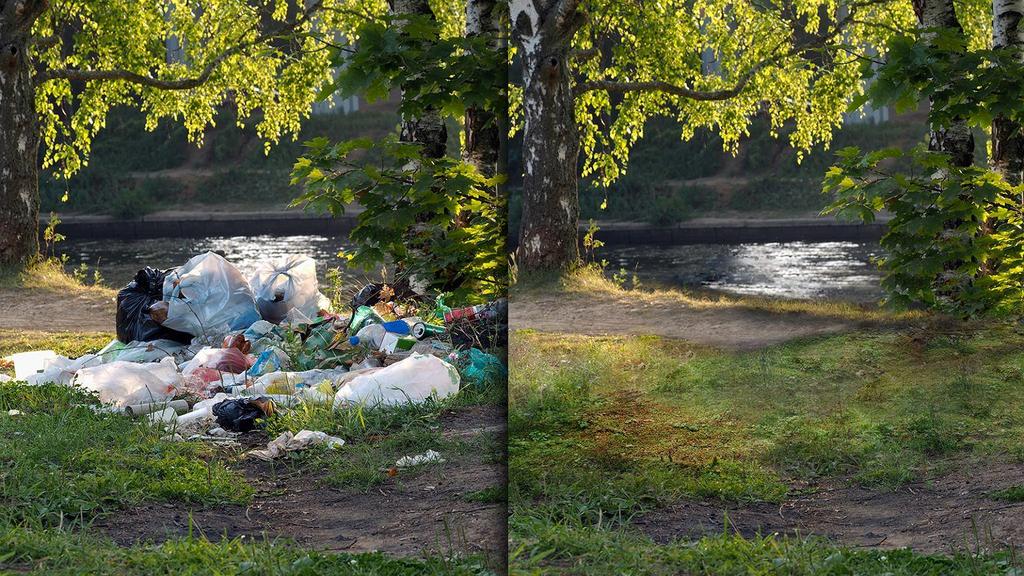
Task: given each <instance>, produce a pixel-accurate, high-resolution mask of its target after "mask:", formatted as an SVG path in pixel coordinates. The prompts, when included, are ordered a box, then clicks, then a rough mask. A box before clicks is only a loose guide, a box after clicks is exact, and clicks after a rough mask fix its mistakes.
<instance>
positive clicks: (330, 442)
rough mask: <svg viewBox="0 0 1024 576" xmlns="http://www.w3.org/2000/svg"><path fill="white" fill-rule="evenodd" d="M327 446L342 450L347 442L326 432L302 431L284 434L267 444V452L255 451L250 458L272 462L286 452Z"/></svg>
mask: <svg viewBox="0 0 1024 576" xmlns="http://www.w3.org/2000/svg"><path fill="white" fill-rule="evenodd" d="M319 445H326V446H327V447H328V448H341V447H342V446H344V445H345V441H344V440H342V439H341V438H338V437H337V436H328V435H327V434H326V433H325V432H319V431H313V430H301V431H300V432H299V433H298V434H294V435H293V434H292V433H291V432H282V433H281V435H280V436H278V437H277V438H274V439H273V440H271V441H270V442H268V443H267V448H266V450H253V451H251V452H249V453H248V456H251V457H253V458H259V459H260V460H266V461H270V460H273V459H275V458H278V457H280V456H282V455H283V454H285V453H286V452H295V451H297V450H305V449H306V448H309V447H310V446H319Z"/></svg>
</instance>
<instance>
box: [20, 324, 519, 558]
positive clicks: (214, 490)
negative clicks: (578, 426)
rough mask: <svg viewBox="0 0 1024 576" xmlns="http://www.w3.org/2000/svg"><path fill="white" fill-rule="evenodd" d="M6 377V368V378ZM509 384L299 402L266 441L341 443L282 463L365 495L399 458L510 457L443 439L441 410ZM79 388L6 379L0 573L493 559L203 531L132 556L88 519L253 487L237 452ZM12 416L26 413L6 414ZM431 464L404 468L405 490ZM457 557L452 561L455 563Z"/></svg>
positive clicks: (99, 337)
mask: <svg viewBox="0 0 1024 576" xmlns="http://www.w3.org/2000/svg"><path fill="white" fill-rule="evenodd" d="M111 337H112V335H111V334H107V333H74V332H61V333H52V332H40V331H19V330H0V356H2V355H6V354H11V353H16V352H23V351H26V350H37V349H44V348H49V349H53V350H55V351H56V352H57V353H59V354H64V355H66V356H69V357H77V356H80V355H82V354H84V353H87V352H94V351H95V350H96V349H98V348H100V347H102V346H103V345H105V344H106V343H107V342H108V341H109V340H110V338H111ZM7 372H8V373H9V372H10V370H9V369H8V370H7ZM505 397H506V396H505V390H504V388H501V389H498V387H489V388H485V389H476V388H470V389H467V390H466V391H464V392H463V393H461V394H459V395H458V396H456V397H455V398H453V399H449V400H446V401H444V402H438V403H426V404H423V405H420V406H410V407H402V408H395V409H386V410H358V409H350V410H339V411H333V410H331V408H330V406H329V405H326V406H325V405H320V406H318V405H304V406H303V408H302V409H299V410H293V411H290V412H288V413H287V414H286V415H283V416H280V417H277V418H274V419H272V420H271V421H270V422H269V423H268V428H269V429H268V432H270V433H273V434H277V433H279V432H281V431H284V430H293V431H298V430H299V429H302V428H309V429H314V430H324V431H327V432H329V433H333V434H337V435H340V436H342V437H344V438H345V439H346V442H347V443H346V446H345V447H344V448H343V449H342V450H339V451H329V450H321V449H310V450H308V451H305V452H300V453H296V454H294V455H290V456H289V457H288V458H286V459H285V460H283V461H281V462H280V465H281V466H283V467H285V468H292V469H297V470H299V471H301V472H302V473H313V472H315V473H316V474H317V478H318V481H320V480H319V479H320V478H321V477H322V478H323V481H325V482H327V483H329V484H331V485H334V486H338V487H341V488H350V489H351V488H362V489H369V488H370V487H371V486H374V485H376V484H377V483H379V482H381V481H382V480H383V479H385V478H386V475H385V474H384V472H382V469H383V468H385V467H386V466H390V465H392V464H394V462H395V460H397V459H398V458H399V457H400V456H404V455H409V454H417V453H421V452H423V451H425V450H426V449H427V448H431V449H434V450H438V451H440V452H441V453H442V455H444V457H445V458H446V459H447V460H448V462H449V463H448V464H445V465H444V466H449V465H456V466H457V465H458V464H459V460H460V459H462V458H465V457H468V456H469V455H470V454H485V455H487V458H488V459H490V458H491V455H494V458H495V459H494V460H493V461H502V460H503V452H502V451H501V450H500V449H499V447H498V446H497V444H496V441H495V440H494V438H488V437H476V438H472V439H470V440H461V439H446V438H444V437H443V436H442V434H441V433H440V430H439V419H440V418H441V417H442V413H443V412H444V411H448V410H452V409H456V410H457V409H462V408H465V407H467V406H472V405H480V404H492V405H497V404H502V403H504V402H505ZM96 404H97V401H96V399H95V398H94V397H93V396H91V395H90V394H87V393H85V392H83V391H81V390H79V389H75V388H69V387H63V386H56V385H46V386H39V387H30V386H25V385H23V384H17V383H6V384H0V573H5V571H6V570H13V571H15V572H22V571H26V570H32V571H33V572H36V573H44V574H80V573H90V574H154V573H165V574H179V573H210V571H211V570H215V571H216V572H217V573H227V574H233V573H244V574H382V575H384V574H386V575H391V574H396V575H397V574H486V573H491V572H490V571H489V570H490V569H493V559H487V558H482V557H476V556H470V557H466V556H461V555H458V554H454V555H445V556H428V557H424V558H410V559H399V558H393V557H389V556H384V555H381V554H357V555H349V554H332V553H318V552H314V551H309V550H304V549H301V548H298V547H295V546H292V545H290V544H289V543H288V542H253V541H248V540H246V541H242V540H225V541H220V542H210V541H208V540H206V537H205V535H197V536H189V537H187V538H181V539H174V540H170V541H168V542H166V543H164V544H161V545H157V546H148V545H137V546H133V547H130V548H124V547H121V546H118V545H117V544H115V543H113V542H111V541H109V540H107V539H104V538H100V537H98V536H96V535H95V534H94V533H93V532H92V531H91V529H90V525H91V524H92V522H93V521H94V520H96V519H98V518H101V517H103V516H106V515H110V514H117V513H118V512H119V511H120V510H123V509H125V508H128V507H131V506H133V505H136V504H139V503H141V502H147V501H162V502H167V503H170V504H171V505H182V504H185V503H189V502H191V503H199V504H218V503H240V504H244V503H247V502H249V501H251V498H252V496H253V493H254V490H253V488H252V487H251V486H250V485H249V484H248V483H247V482H246V480H245V478H244V477H243V475H242V474H241V473H239V472H237V471H235V470H236V467H235V466H233V464H234V461H235V460H237V459H238V458H239V454H238V453H237V452H235V451H231V450H224V449H220V448H217V447H214V446H210V445H206V444H203V443H194V442H165V441H162V440H160V436H161V435H162V432H160V431H158V430H156V429H154V428H152V427H150V426H148V425H146V424H144V423H142V422H141V421H135V420H131V419H128V418H126V417H124V416H121V415H115V414H106V413H97V412H95V411H94V410H93V409H92V408H90V406H95V405H96ZM8 410H19V411H20V412H21V414H19V415H15V416H9V415H8V412H7V411H8ZM430 470H438V466H436V465H428V466H422V467H418V468H415V469H409V470H403V471H402V472H400V474H399V478H398V479H399V481H401V480H402V479H405V478H411V477H413V476H415V475H417V474H422V473H425V472H428V471H430ZM449 556H451V557H449Z"/></svg>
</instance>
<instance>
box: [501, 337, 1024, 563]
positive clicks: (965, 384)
mask: <svg viewBox="0 0 1024 576" xmlns="http://www.w3.org/2000/svg"><path fill="white" fill-rule="evenodd" d="M512 343H513V345H512V348H511V349H510V363H511V378H510V382H509V433H510V440H509V477H510V487H509V491H510V498H509V502H510V510H511V517H512V524H511V525H512V526H513V528H512V532H513V540H514V542H513V549H514V548H515V546H517V545H518V546H523V549H522V550H521V551H520V561H519V562H518V563H517V566H520V567H524V568H533V567H535V565H536V566H551V567H553V566H562V567H563V568H565V567H571V570H570V571H573V572H577V571H578V572H579V573H595V574H599V573H628V572H629V571H630V569H629V566H630V564H629V563H628V562H627V558H628V556H629V552H628V551H626V552H621V553H619V552H617V553H616V554H617V556H616V557H615V558H610V559H605V558H603V557H601V556H600V554H599V553H598V552H597V548H600V547H601V546H613V545H614V546H617V545H623V546H633V547H635V548H637V550H639V551H640V552H638V553H637V556H636V561H637V562H643V561H644V558H646V557H647V555H648V554H653V555H654V556H655V557H662V556H663V555H664V554H669V555H671V558H670V559H666V560H665V562H666V564H665V566H666V568H665V569H664V572H665V573H673V570H678V571H680V572H684V573H688V572H690V571H691V570H692V571H693V573H715V574H732V573H748V572H744V570H745V569H749V570H750V571H751V572H753V573H767V574H775V573H781V574H788V573H793V574H802V573H836V574H843V573H848V572H843V571H842V570H843V569H847V568H849V566H850V564H846V563H839V564H836V568H835V571H834V572H830V571H828V570H826V571H824V572H815V569H814V566H816V564H813V563H811V564H806V565H805V564H799V563H798V564H796V565H795V567H793V568H792V571H789V570H788V569H787V570H782V569H780V570H779V571H773V570H766V571H763V572H762V570H761V567H762V566H763V565H762V564H761V561H762V558H761V556H762V555H764V554H767V555H768V556H769V557H771V555H772V554H778V555H779V556H777V558H778V559H779V561H780V562H783V564H781V566H790V565H789V564H786V563H787V562H793V561H795V560H796V558H795V557H793V554H806V555H810V556H815V555H818V554H821V555H822V558H821V560H822V561H823V560H824V558H825V557H828V556H830V555H832V554H842V555H843V557H844V558H847V560H844V562H847V561H852V560H853V559H854V558H857V562H864V564H863V566H865V567H866V566H873V567H879V568H883V567H885V564H884V563H881V562H882V560H883V558H882V557H881V555H875V556H871V555H870V554H869V555H867V556H864V557H859V556H849V557H848V556H846V554H848V551H845V550H843V549H841V548H835V547H831V546H826V545H824V544H820V543H805V542H802V541H779V540H762V541H742V540H737V541H732V540H730V538H731V537H727V538H726V537H723V538H720V539H711V540H709V541H707V542H705V543H704V544H686V545H684V544H680V545H679V546H676V547H669V548H665V549H661V548H657V547H653V548H652V546H653V545H652V544H651V543H650V542H649V541H646V540H645V539H643V538H636V539H635V540H628V539H627V541H622V542H619V541H617V540H616V541H615V542H611V541H609V540H608V539H612V540H615V539H617V538H620V537H625V536H622V534H625V533H628V531H629V530H630V520H631V519H632V518H633V517H634V516H635V515H637V514H639V513H642V512H643V511H645V510H647V509H650V508H652V507H657V506H662V505H664V504H667V503H671V502H672V501H674V500H677V499H679V498H682V497H694V498H700V499H724V500H730V501H739V502H743V501H767V502H776V501H779V500H781V499H783V498H784V497H785V495H786V493H787V490H788V484H789V482H790V480H792V479H800V480H813V479H816V478H822V477H843V478H849V479H850V480H852V481H854V482H858V483H861V484H863V485H866V486H872V487H877V488H879V489H888V488H893V487H897V486H899V485H901V484H905V483H907V482H909V481H913V480H919V479H923V478H926V477H927V476H929V475H930V474H931V473H932V472H933V471H937V470H940V469H942V468H943V467H947V466H948V465H950V464H952V463H954V462H956V461H959V460H962V459H965V458H966V459H972V458H981V457H985V456H987V457H996V458H1000V457H1002V458H1007V457H1009V458H1021V457H1022V456H1024V454H1021V449H1020V447H1019V438H1020V436H1021V435H1022V434H1024V408H1022V406H1024V386H1022V384H1024V336H1022V335H1021V334H1020V333H1019V331H1018V330H1016V329H1014V328H1013V327H1012V326H1010V325H999V324H992V325H989V326H988V328H987V329H986V330H985V331H977V332H975V331H972V330H970V327H965V326H961V327H959V329H956V330H921V329H909V328H904V329H902V330H896V329H892V328H886V329H873V330H861V331H858V332H852V333H847V334H842V335H835V336H827V337H821V338H812V339H805V340H797V341H792V342H789V343H787V344H783V345H778V346H773V347H770V348H767V349H763V350H759V351H753V352H724V351H719V350H714V349H709V348H704V347H700V346H694V345H691V344H688V343H685V342H680V341H672V340H663V339H660V338H656V337H587V336H581V335H576V334H574V335H556V334H543V333H539V332H535V331H529V330H523V331H518V332H516V333H515V334H514V335H513V338H512ZM1021 494H1024V491H1021V490H1018V491H1010V492H1007V493H1006V494H1004V495H1003V497H1004V498H1014V497H1018V496H1020V495H1021ZM516 526H518V528H516ZM569 527H573V528H572V529H571V530H570V528H569ZM566 531H568V532H566ZM573 538H577V539H582V540H581V541H586V540H593V541H594V542H595V544H594V546H596V547H597V548H594V549H590V548H586V546H588V545H585V544H581V543H579V542H577V543H575V544H573V543H571V542H569V541H570V540H572V539H573ZM631 538H632V537H631ZM702 542H703V541H702ZM540 543H546V544H544V546H541V545H540ZM705 545H706V546H710V548H708V549H707V550H705V552H704V554H705V558H706V559H707V561H708V563H707V564H704V565H703V566H705V568H704V569H703V570H694V568H693V566H695V565H694V564H690V563H688V562H690V561H689V560H687V561H683V560H679V558H682V557H686V556H687V555H688V554H690V552H688V551H687V550H690V549H692V548H694V547H697V548H700V547H701V546H705ZM580 546H584V548H585V549H581V548H580ZM751 547H753V548H751ZM740 549H742V550H745V551H744V552H743V554H744V555H752V556H749V557H744V558H746V559H744V560H742V562H740V560H739V559H737V562H740V563H737V564H730V563H729V561H728V558H727V557H728V556H729V554H731V553H732V552H730V550H732V551H737V550H740ZM576 553H580V554H583V555H584V557H588V555H590V554H597V556H591V557H589V561H588V563H587V564H586V566H588V567H590V566H601V565H603V564H604V563H605V562H606V560H607V562H609V563H610V564H609V565H611V566H615V567H616V568H617V569H618V570H616V569H608V570H607V571H605V568H599V569H598V568H595V569H593V570H592V571H591V569H590V568H586V569H583V568H581V566H583V564H577V563H576V561H575V560H569V558H570V557H571V556H572V555H573V554H576ZM601 554H603V553H601ZM609 554H610V553H609ZM718 554H721V555H722V556H720V557H719V556H716V555H718ZM678 555H682V556H678ZM556 556H557V557H558V558H561V559H562V560H557V561H556V560H555V559H554V558H555V557H556ZM666 558H667V557H666ZM695 558H697V557H695ZM889 558H891V556H890V557H889ZM923 558H925V557H920V556H913V555H911V556H908V557H907V558H904V560H905V561H906V562H905V564H902V565H900V566H897V567H895V568H893V570H888V571H889V572H890V573H894V574H902V573H908V574H909V573H915V574H916V573H936V574H938V573H947V572H943V569H940V568H939V567H942V566H945V567H946V568H948V569H949V572H948V573H972V572H958V571H961V570H968V569H969V567H970V566H971V564H970V563H969V561H968V560H966V559H964V558H961V559H951V558H945V559H934V560H924V559H923ZM563 561H564V562H566V564H565V565H563V564H562V562H563ZM696 561H697V560H696V559H694V560H693V562H696ZM748 561H749V562H750V563H745V562H748ZM990 561H991V562H995V560H992V559H991V558H987V557H986V559H985V560H984V561H983V562H990ZM622 562H627V563H626V564H623V563H622ZM676 562H682V563H681V564H678V563H676ZM718 562H723V563H722V564H719V563H718ZM932 562H934V566H935V568H934V569H931V568H929V569H931V570H933V571H932V572H928V571H924V572H914V571H913V570H916V569H919V568H921V567H927V566H932V565H933V564H931V563H932ZM946 562H949V564H944V563H946ZM979 562H982V561H981V560H979ZM857 565H858V566H860V564H857ZM985 566H989V564H985ZM900 570H904V571H902V572H901V571H900ZM655 572H656V573H657V571H655ZM857 573H874V572H871V571H867V572H863V571H862V572H857ZM980 573H986V572H984V571H983V572H980Z"/></svg>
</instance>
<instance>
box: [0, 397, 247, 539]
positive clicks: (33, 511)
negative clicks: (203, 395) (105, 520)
mask: <svg viewBox="0 0 1024 576" xmlns="http://www.w3.org/2000/svg"><path fill="white" fill-rule="evenodd" d="M96 404H97V402H96V400H95V399H94V397H93V396H91V395H89V394H86V393H84V392H82V391H80V390H78V389H74V388H69V387H65V386H59V385H44V386H35V387H30V386H25V385H22V384H16V383H4V384H0V470H2V472H0V499H2V500H3V502H4V506H3V508H0V525H2V524H4V523H9V524H20V523H23V522H26V521H30V520H33V521H38V522H40V524H41V525H42V526H44V527H53V526H61V525H63V526H68V525H84V524H88V523H89V522H90V521H92V520H93V519H95V518H97V517H99V516H102V515H105V514H109V513H112V512H115V511H117V510H119V509H122V508H125V507H128V506H131V505H134V504H137V503H140V502H143V501H147V500H148V501H154V500H162V501H182V502H200V503H221V502H233V503H246V502H248V501H249V499H250V498H251V496H252V493H253V490H252V488H251V487H250V486H249V485H248V484H247V483H246V482H245V480H244V478H242V476H241V475H239V474H238V473H236V472H232V471H231V470H229V469H228V467H227V461H226V459H225V458H224V457H223V456H221V455H219V454H218V453H217V452H216V451H214V450H213V449H211V448H209V447H207V446H205V445H203V444H199V443H183V442H165V441H162V440H160V436H161V435H162V432H160V431H159V430H157V429H155V428H153V427H150V426H148V425H146V424H144V423H142V422H140V421H133V420H131V419H129V418H128V417H126V416H123V415H119V414H107V413H97V412H95V411H94V410H92V409H91V408H90V405H96ZM8 410H19V411H21V412H22V414H20V415H16V416H9V415H8V414H7V412H8Z"/></svg>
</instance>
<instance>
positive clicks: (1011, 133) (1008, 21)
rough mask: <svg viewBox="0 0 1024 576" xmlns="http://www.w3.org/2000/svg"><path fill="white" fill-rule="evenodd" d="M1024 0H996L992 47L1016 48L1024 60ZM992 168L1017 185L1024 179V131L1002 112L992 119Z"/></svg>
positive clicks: (1018, 56) (1020, 58)
mask: <svg viewBox="0 0 1024 576" xmlns="http://www.w3.org/2000/svg"><path fill="white" fill-rule="evenodd" d="M1022 17H1024V0H993V2H992V48H994V49H997V50H998V49H1001V48H1002V49H1008V50H1012V51H1013V53H1014V56H1015V57H1016V59H1017V60H1018V61H1024V27H1022V26H1021V18H1022ZM991 166H992V169H993V170H995V171H996V172H998V173H999V174H1001V175H1002V176H1003V178H1005V179H1006V181H1007V182H1009V183H1010V184H1012V185H1014V186H1016V185H1018V184H1020V183H1021V181H1022V180H1024V133H1022V132H1021V126H1020V124H1018V123H1016V122H1014V121H1013V120H1010V119H1009V118H1007V117H1006V116H1004V115H1002V114H1000V115H998V116H996V117H995V119H994V120H993V121H992V159H991Z"/></svg>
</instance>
